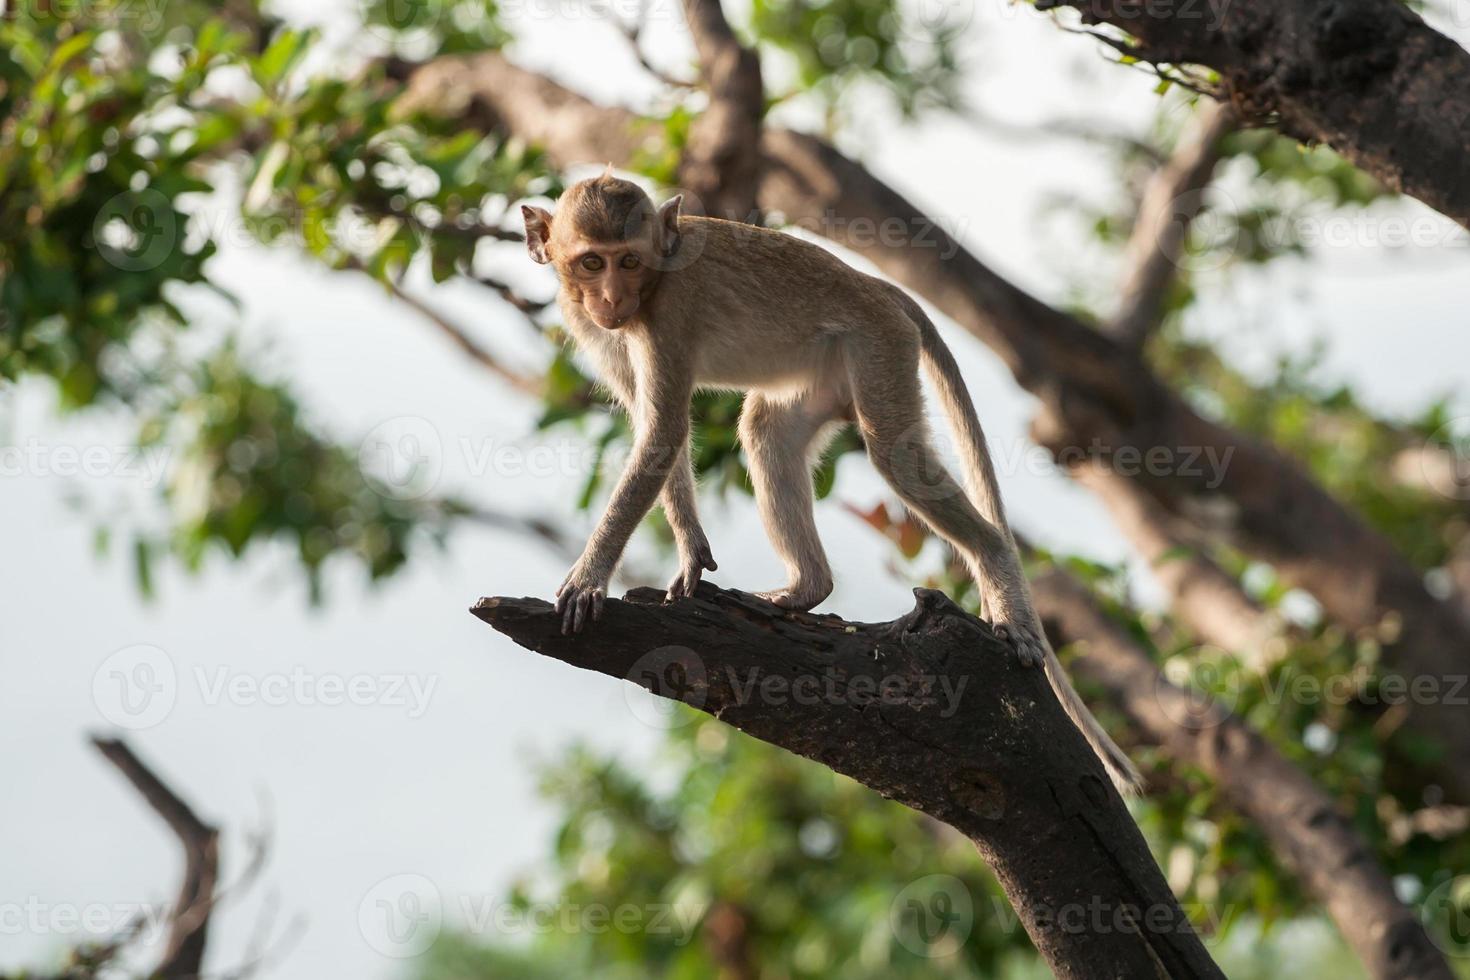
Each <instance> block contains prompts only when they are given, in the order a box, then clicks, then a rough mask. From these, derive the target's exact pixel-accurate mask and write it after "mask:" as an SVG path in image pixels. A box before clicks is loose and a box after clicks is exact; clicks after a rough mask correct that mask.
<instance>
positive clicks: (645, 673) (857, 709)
mask: <svg viewBox="0 0 1470 980" xmlns="http://www.w3.org/2000/svg"><path fill="white" fill-rule="evenodd" d="M914 595H915V598H916V600H917V601H916V604H915V606H914V609H913V610H912V611H911V612H909V613H908V614H906V615H904V616H902V617H900V618H898V619H895V620H893V621H892V622H887V623H851V622H848V621H846V620H844V619H841V618H839V617H837V616H828V615H815V614H810V613H792V612H788V611H786V610H783V609H780V608H778V607H776V606H774V605H772V604H771V603H769V602H767V601H765V600H763V599H760V598H758V597H756V596H753V595H750V594H748V593H744V592H737V591H730V590H725V589H720V588H717V587H715V586H713V585H711V584H709V583H702V584H701V585H700V586H699V588H698V590H697V592H696V594H695V595H694V596H693V597H691V598H687V599H679V600H675V601H673V602H668V601H665V598H664V593H663V592H662V591H660V590H656V589H635V590H633V591H632V592H630V593H628V594H627V596H625V597H624V598H623V599H621V600H619V599H609V600H608V601H607V603H606V606H605V608H604V611H603V615H602V618H601V619H600V620H598V621H597V622H596V623H594V624H592V625H591V626H590V627H589V628H588V629H587V630H586V631H585V632H584V633H582V634H579V635H573V636H563V635H562V632H561V617H560V616H559V615H558V614H557V613H556V612H555V610H554V608H553V607H552V605H551V604H550V603H548V602H545V601H544V600H541V599H531V598H523V599H512V598H503V597H502V598H484V599H481V600H480V601H479V602H478V603H476V604H475V606H474V607H473V608H472V609H471V612H473V613H474V614H475V615H476V616H477V617H479V618H480V619H482V620H484V621H485V622H486V623H489V624H490V625H491V626H492V627H494V628H495V629H496V630H498V631H500V632H501V633H504V634H505V635H506V636H509V637H510V638H511V639H513V640H515V641H516V642H517V643H518V644H520V645H521V646H524V647H526V648H528V649H531V650H534V651H536V652H538V653H541V654H543V655H545V656H548V657H552V658H554V659H557V660H561V661H563V662H565V663H568V664H571V665H573V666H576V667H581V668H583V669H586V670H594V671H597V672H599V673H603V674H607V675H609V676H612V677H619V678H623V679H624V680H628V681H630V682H632V683H635V684H638V685H639V686H641V687H644V688H646V689H648V690H650V691H652V692H654V693H655V694H659V695H661V696H663V697H667V698H671V699H674V700H678V701H682V702H684V703H685V704H688V705H691V706H693V707H695V708H698V709H700V710H701V711H704V712H707V713H708V714H710V715H712V716H714V717H715V718H718V719H720V720H721V721H724V722H726V723H728V724H731V725H733V726H735V727H736V728H739V729H741V730H742V731H744V732H747V733H748V734H750V735H752V736H754V737H756V738H759V739H762V740H764V741H767V742H770V743H771V744H773V745H779V746H781V747H783V748H785V749H787V750H789V751H791V752H794V753H796V754H797V755H801V756H805V757H806V758H809V759H814V760H816V761H818V762H821V763H823V764H825V765H827V766H829V767H831V768H832V769H834V770H836V771H837V772H840V773H843V774H845V775H848V776H851V777H852V778H854V779H856V780H858V781H859V782H861V783H863V784H865V785H867V786H868V787H870V788H872V789H873V790H875V791H876V792H878V793H880V794H881V795H883V796H885V797H888V798H890V799H894V800H898V801H899V802H901V803H904V804H907V805H908V806H910V807H913V808H914V809H916V810H919V811H922V812H924V813H927V814H929V815H930V816H933V817H935V818H937V819H939V820H943V821H944V822H946V823H948V824H950V825H952V826H953V827H955V828H956V829H958V830H959V831H961V832H962V833H964V834H966V835H967V836H968V837H970V838H971V839H972V840H974V841H975V843H976V845H977V846H978V847H979V848H980V851H981V853H982V854H983V855H984V857H985V858H986V859H987V860H988V861H989V862H990V865H991V867H992V868H993V869H994V871H995V872H996V875H997V877H998V878H999V880H1000V882H1001V884H1002V885H1003V886H1004V887H1005V889H1006V892H1007V894H1008V895H1009V896H1010V898H1011V901H1012V904H1013V905H1014V906H1015V907H1016V910H1017V912H1018V914H1019V915H1020V917H1021V920H1022V921H1023V923H1025V925H1026V929H1027V932H1028V933H1029V934H1030V935H1031V938H1032V940H1033V942H1035V943H1036V945H1037V947H1038V949H1039V950H1040V951H1041V952H1042V954H1043V955H1044V956H1046V958H1047V960H1048V962H1049V963H1050V964H1051V965H1052V967H1053V969H1054V970H1056V971H1058V975H1059V976H1067V977H1093V976H1097V977H1103V976H1107V977H1117V976H1154V975H1156V972H1155V971H1156V969H1157V967H1158V966H1159V965H1160V964H1162V965H1163V966H1164V967H1165V968H1166V969H1167V970H1168V975H1169V976H1173V977H1193V976H1219V973H1218V971H1217V968H1216V967H1215V966H1214V964H1213V963H1212V962H1211V961H1210V959H1209V957H1208V955H1207V954H1206V953H1205V951H1204V948H1203V946H1201V945H1200V944H1199V941H1198V938H1197V937H1196V936H1195V935H1194V933H1193V931H1192V929H1191V928H1190V926H1189V924H1188V922H1187V920H1186V919H1185V917H1184V915H1183V912H1182V911H1180V909H1179V907H1178V904H1177V902H1176V901H1175V899H1174V896H1173V895H1172V893H1171V892H1170V890H1169V888H1168V886H1167V884H1166V883H1165V881H1164V878H1163V875H1162V874H1161V873H1160V872H1159V869H1158V866H1157V865H1156V864H1155V863H1154V861H1153V858H1152V856H1151V855H1150V854H1149V851H1148V847H1147V845H1146V844H1145V842H1144V840H1143V837H1142V836H1141V835H1140V834H1139V832H1138V829H1137V827H1136V826H1135V825H1134V823H1133V820H1132V817H1131V816H1130V815H1129V813H1128V810H1127V807H1126V806H1125V805H1124V803H1123V801H1122V798H1121V797H1119V796H1118V794H1117V791H1116V790H1114V788H1113V786H1112V784H1111V783H1110V782H1109V780H1108V777H1107V774H1106V772H1105V770H1104V769H1103V767H1102V764H1101V762H1099V761H1098V758H1097V756H1096V755H1095V754H1094V752H1093V751H1092V749H1091V747H1090V746H1089V745H1088V744H1087V742H1086V740H1085V739H1084V738H1083V737H1082V735H1081V733H1080V732H1079V731H1078V730H1077V728H1076V726H1075V725H1074V724H1073V723H1072V721H1071V719H1070V718H1068V717H1067V715H1066V713H1065V712H1064V710H1063V708H1062V706H1061V703H1060V702H1059V701H1058V700H1057V698H1056V696H1055V695H1054V694H1053V692H1052V690H1051V687H1050V686H1049V684H1048V682H1047V678H1046V674H1045V672H1044V671H1043V670H1042V669H1039V668H1035V667H1026V666H1023V665H1022V664H1021V663H1020V662H1019V660H1018V659H1017V657H1016V656H1015V654H1014V652H1013V651H1012V649H1011V647H1010V646H1009V645H1007V644H1006V643H1003V642H1002V641H1001V640H1000V639H998V638H997V637H996V636H995V634H994V633H993V632H992V631H991V629H990V627H989V626H988V625H987V624H985V623H984V622H982V621H980V620H979V619H976V618H975V617H974V616H971V615H970V614H968V613H966V612H965V611H964V610H962V609H960V608H959V607H958V606H957V605H955V604H954V602H952V601H951V600H950V599H949V598H948V597H947V596H945V595H943V594H942V593H940V592H935V591H933V590H929V589H916V590H915V592H914ZM1099 908H1101V909H1103V912H1102V913H1101V915H1102V918H1103V919H1105V920H1106V921H1105V922H1095V921H1094V920H1095V919H1097V918H1098V916H1097V915H1093V916H1089V915H1086V914H1079V915H1074V916H1071V917H1068V916H1067V915H1066V913H1067V912H1068V910H1073V909H1076V910H1082V911H1083V912H1085V910H1089V909H1092V910H1097V909H1099ZM1143 913H1147V915H1146V917H1145V918H1144V919H1143V920H1142V921H1140V922H1137V923H1134V925H1133V926H1132V927H1131V928H1129V929H1121V930H1120V929H1119V928H1118V927H1117V926H1116V924H1115V919H1116V917H1118V916H1122V917H1124V918H1128V917H1130V916H1134V917H1136V916H1139V915H1142V914H1143ZM1067 923H1071V924H1072V925H1071V927H1070V928H1068V927H1067ZM1079 971H1080V972H1079Z"/></svg>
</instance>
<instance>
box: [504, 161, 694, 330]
mask: <svg viewBox="0 0 1470 980" xmlns="http://www.w3.org/2000/svg"><path fill="white" fill-rule="evenodd" d="M679 203H680V198H679V197H674V198H673V199H671V200H670V201H668V202H666V203H665V204H664V205H662V206H661V207H659V208H654V206H653V202H651V201H650V200H649V199H648V195H646V194H644V193H643V191H642V190H641V189H640V188H639V187H638V186H637V185H636V184H632V183H629V182H628V181H625V180H619V179H617V178H616V177H612V176H610V175H606V174H605V175H603V176H602V177H599V178H597V179H595V180H587V181H582V182H581V183H579V184H576V185H574V186H572V187H571V188H569V189H568V190H567V193H566V194H565V195H563V196H562V199H561V201H560V202H559V203H558V205H557V211H556V216H555V218H553V217H552V215H551V214H550V213H549V212H547V211H545V210H543V209H541V208H536V207H523V208H522V209H521V213H522V214H523V215H524V216H525V219H526V247H527V248H528V249H529V250H530V252H531V258H533V259H535V260H536V261H537V262H540V263H543V264H546V263H551V264H553V265H555V267H556V272H557V275H558V277H559V278H560V279H561V284H562V289H563V291H564V292H565V293H566V295H567V297H568V298H570V299H571V300H573V301H574V302H576V303H578V304H580V305H581V307H582V309H583V310H584V311H585V312H586V314H587V316H588V318H590V319H591V320H592V322H593V323H595V324H597V325H598V326H600V327H603V328H604V329H607V330H617V329H618V328H620V327H623V326H625V325H626V324H627V323H629V322H630V321H631V320H632V319H633V318H634V317H635V316H637V314H638V311H639V309H640V308H642V307H643V306H644V305H645V304H646V303H647V302H648V301H649V299H650V298H651V297H652V296H653V292H654V289H655V287H657V285H658V280H659V269H660V267H661V266H662V265H663V264H664V262H665V260H666V259H667V257H668V256H669V255H671V254H672V253H673V250H674V249H675V248H676V247H677V245H678V240H679V224H678V223H679Z"/></svg>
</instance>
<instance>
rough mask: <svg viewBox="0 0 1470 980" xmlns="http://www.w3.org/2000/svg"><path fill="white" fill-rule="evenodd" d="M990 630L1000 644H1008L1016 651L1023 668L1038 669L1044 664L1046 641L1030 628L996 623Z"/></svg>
mask: <svg viewBox="0 0 1470 980" xmlns="http://www.w3.org/2000/svg"><path fill="white" fill-rule="evenodd" d="M991 629H993V630H994V631H995V635H996V636H997V637H999V638H1000V640H1001V642H1002V643H1009V644H1010V645H1011V647H1012V649H1014V650H1015V651H1016V656H1017V657H1018V658H1019V659H1020V661H1021V665H1022V666H1024V667H1040V666H1041V665H1042V664H1043V663H1045V662H1046V641H1045V640H1043V639H1042V638H1041V634H1040V633H1039V632H1038V631H1037V630H1036V628H1035V627H1032V626H1022V625H1020V624H1019V623H1006V622H997V623H992V624H991Z"/></svg>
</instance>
